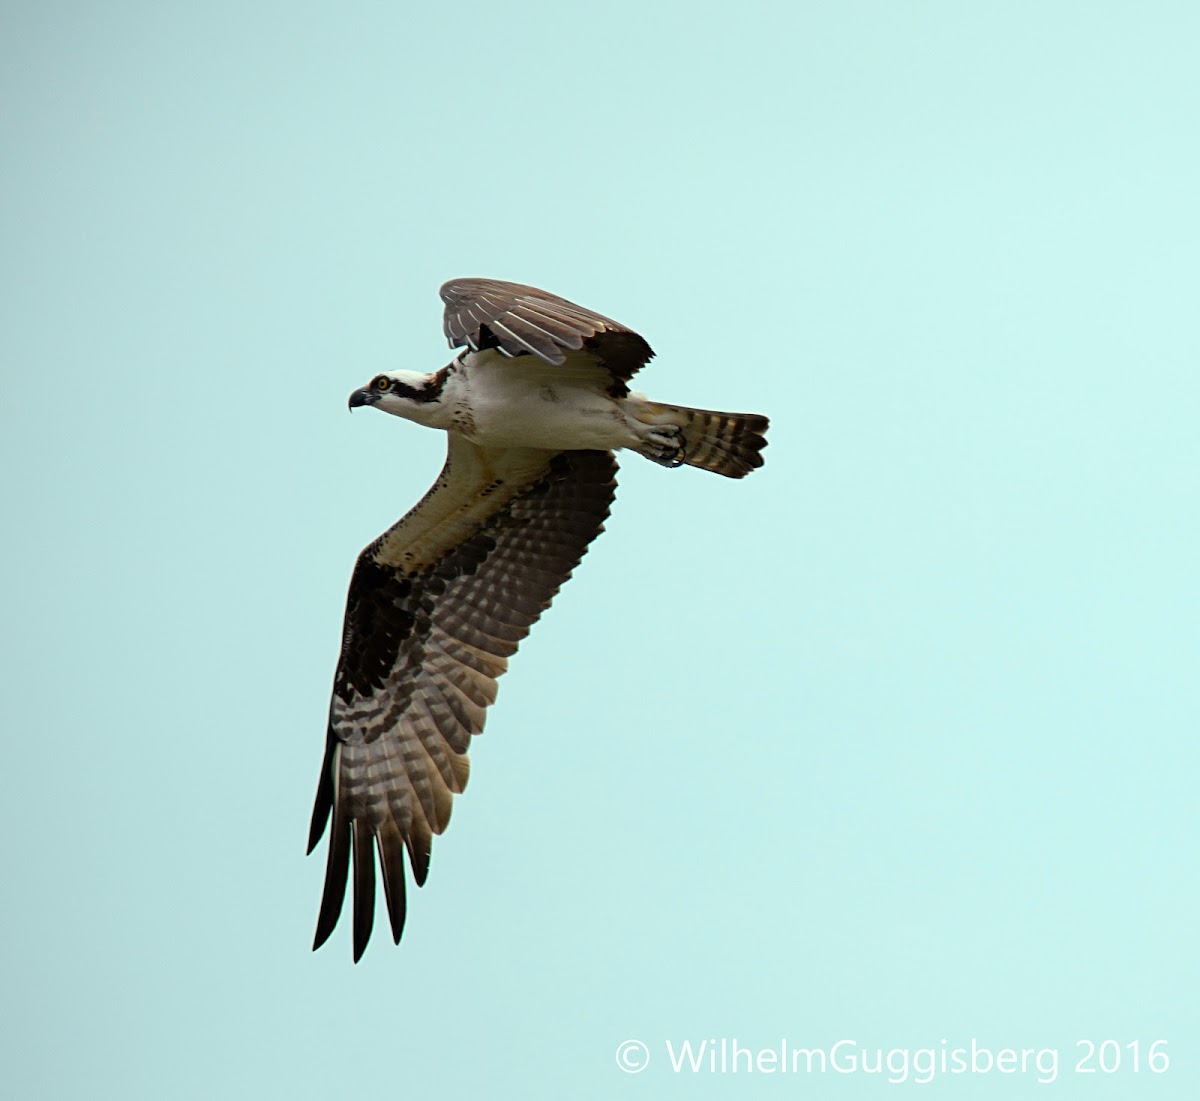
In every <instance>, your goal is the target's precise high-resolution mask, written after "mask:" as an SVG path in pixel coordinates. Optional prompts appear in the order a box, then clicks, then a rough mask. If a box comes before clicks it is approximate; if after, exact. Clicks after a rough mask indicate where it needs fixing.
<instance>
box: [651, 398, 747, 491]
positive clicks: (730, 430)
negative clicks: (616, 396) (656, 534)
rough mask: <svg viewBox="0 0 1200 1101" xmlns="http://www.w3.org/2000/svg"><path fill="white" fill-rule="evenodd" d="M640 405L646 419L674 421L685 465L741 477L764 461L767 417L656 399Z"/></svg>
mask: <svg viewBox="0 0 1200 1101" xmlns="http://www.w3.org/2000/svg"><path fill="white" fill-rule="evenodd" d="M643 408H644V413H643V416H642V418H641V419H643V420H644V421H645V422H646V423H655V424H673V425H676V426H677V427H679V428H680V429H682V430H683V440H682V445H683V454H682V455H681V456H680V459H681V461H682V462H683V463H686V464H687V465H688V466H696V467H699V468H700V469H701V470H711V471H713V473H715V474H723V475H724V476H725V477H726V478H744V477H745V476H746V475H747V474H749V473H750V472H751V471H752V470H756V469H757V468H758V467H760V466H762V465H763V457H762V454H761V452H762V449H763V448H764V447H766V446H767V439H766V431H767V427H768V426H769V424H770V421H768V420H767V418H766V417H763V416H760V415H759V414H757V413H718V412H716V411H715V410H712V409H692V408H690V407H688V406H686V405H660V404H659V403H657V402H647V403H646V404H645V406H644V407H643ZM648 457H652V458H653V457H654V456H648ZM656 461H659V460H656ZM668 465H679V464H678V463H672V464H668Z"/></svg>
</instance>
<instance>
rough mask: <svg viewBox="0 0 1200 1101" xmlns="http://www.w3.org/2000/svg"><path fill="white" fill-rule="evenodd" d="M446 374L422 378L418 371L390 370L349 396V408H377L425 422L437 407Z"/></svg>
mask: <svg viewBox="0 0 1200 1101" xmlns="http://www.w3.org/2000/svg"><path fill="white" fill-rule="evenodd" d="M445 382H446V372H445V371H437V372H435V373H434V374H432V375H423V374H421V373H420V372H419V371H387V372H385V373H384V374H381V375H376V376H375V377H374V378H373V379H371V381H370V382H369V383H367V385H366V386H364V387H363V388H362V389H361V390H355V391H354V393H352V394H351V395H350V408H351V409H352V410H353V409H357V408H358V407H359V406H362V405H374V406H376V407H377V408H379V409H382V410H383V411H384V412H385V413H391V414H392V415H393V416H397V417H404V418H405V420H410V421H418V422H422V423H423V422H425V421H428V420H429V417H430V414H431V413H433V412H434V410H435V409H436V408H437V404H438V401H439V399H440V398H441V396H442V387H443V386H444V385H445Z"/></svg>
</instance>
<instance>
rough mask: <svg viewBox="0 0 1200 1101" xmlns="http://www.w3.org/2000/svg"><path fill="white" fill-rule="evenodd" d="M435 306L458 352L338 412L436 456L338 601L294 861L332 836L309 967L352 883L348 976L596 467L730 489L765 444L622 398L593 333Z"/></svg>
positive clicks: (455, 772)
mask: <svg viewBox="0 0 1200 1101" xmlns="http://www.w3.org/2000/svg"><path fill="white" fill-rule="evenodd" d="M441 296H442V300H443V301H444V302H445V304H446V310H445V319H444V328H445V333H446V338H447V340H448V341H449V343H450V347H451V348H454V349H457V348H465V349H466V350H465V351H463V352H462V353H461V354H459V355H458V356H457V357H456V358H455V359H454V360H453V362H451V363H450V364H449V366H446V367H443V368H442V369H441V370H440V371H435V372H433V373H432V374H421V373H419V372H416V371H389V372H386V373H384V374H381V375H376V376H375V377H374V378H373V379H372V380H371V381H370V382H369V383H368V384H367V385H366V386H364V387H363V388H362V389H361V390H355V391H354V393H352V394H351V395H350V408H351V409H356V408H358V407H360V406H366V405H369V406H374V407H375V408H376V409H381V410H383V411H384V412H385V413H391V414H393V415H394V416H397V417H403V418H404V419H405V420H410V421H416V422H417V423H418V424H423V425H425V426H427V427H429V428H438V429H441V430H442V431H444V432H445V433H446V437H447V455H446V465H445V466H444V467H443V468H442V472H441V474H440V475H438V479H437V481H436V482H435V483H434V484H433V487H432V488H431V489H430V490H429V492H428V493H426V494H425V496H424V498H422V500H421V502H420V503H419V504H418V505H417V506H416V507H415V508H414V509H413V510H412V511H411V512H409V513H408V515H407V516H405V517H404V518H403V519H401V520H400V521H399V522H398V523H397V524H396V525H395V526H394V527H392V528H390V529H389V530H388V531H386V532H384V533H383V535H381V536H380V537H379V538H378V539H376V540H375V542H373V543H372V544H371V545H370V546H368V547H367V548H366V549H365V550H364V551H363V552H362V554H360V555H359V556H358V562H357V564H356V565H355V567H354V574H353V576H352V578H351V580H350V591H349V594H348V596H347V599H346V618H345V625H344V627H343V631H342V649H341V656H340V658H339V661H338V666H337V672H336V674H335V676H334V684H333V699H332V702H331V704H330V708H329V727H328V735H327V740H326V749H325V761H324V764H323V765H322V766H321V778H320V783H319V785H318V788H317V798H316V805H315V807H314V808H313V816H312V827H311V829H310V832H309V841H308V851H309V852H310V853H311V852H312V851H313V849H314V848H315V847H316V845H317V843H318V842H319V841H320V839H321V836H322V835H323V834H324V832H325V827H326V825H327V824H328V823H329V821H330V819H332V830H331V832H330V838H329V853H328V861H327V865H326V870H325V888H324V895H323V897H322V900H321V910H320V915H319V917H318V919H317V932H316V937H315V939H314V942H313V948H314V949H316V948H319V947H320V946H321V945H322V944H324V943H325V941H326V940H327V939H328V937H329V935H330V934H331V933H332V932H333V928H334V926H335V925H336V924H337V920H338V917H339V915H340V914H341V910H342V902H343V899H344V897H345V893H346V881H347V878H348V877H349V874H350V868H351V864H353V869H354V923H353V924H354V929H353V941H354V960H355V962H357V961H358V960H359V959H360V958H361V956H362V954H363V951H364V950H365V949H366V946H367V940H368V939H369V937H370V935H371V926H372V923H373V921H374V913H375V853H376V851H378V854H379V863H380V867H381V870H382V875H383V891H384V896H385V898H386V900H387V908H388V916H389V918H390V921H391V929H392V938H393V940H394V941H395V942H396V943H397V944H398V943H399V942H400V933H401V931H402V930H403V928H404V915H405V870H404V850H405V849H407V850H408V859H409V863H410V864H411V865H412V873H413V878H414V879H415V880H416V882H417V885H418V886H420V885H422V884H423V883H424V882H425V877H426V875H427V874H428V871H429V853H430V845H431V842H432V839H433V835H434V834H435V833H441V832H442V831H443V830H444V829H445V828H446V823H447V822H448V821H449V819H450V805H451V801H452V799H453V797H454V795H456V794H457V793H459V792H461V791H462V790H463V788H464V787H465V786H466V783H467V772H468V763H467V747H468V744H469V743H470V740H471V737H472V736H473V735H475V734H478V733H479V732H480V731H481V730H482V729H483V722H484V715H485V712H486V709H487V706H488V705H489V704H490V703H492V701H493V700H494V699H495V698H496V678H497V677H499V676H500V674H501V673H503V672H504V670H505V668H506V667H507V665H508V659H509V657H511V656H512V654H513V653H515V651H516V649H517V644H518V643H519V642H520V641H521V639H523V638H524V637H525V635H526V634H528V632H529V628H530V627H531V626H532V624H533V622H534V621H535V620H536V619H537V618H538V616H540V615H541V614H542V612H544V611H545V610H546V608H548V607H549V606H550V601H551V599H552V598H553V597H554V594H555V593H557V592H558V590H559V588H560V587H561V586H562V584H563V582H565V581H566V580H567V578H569V577H570V576H571V571H572V570H573V569H574V568H575V566H576V565H578V563H579V560H580V559H581V558H582V557H583V554H584V552H585V551H586V550H587V548H588V544H589V543H590V542H591V541H592V540H593V539H594V538H595V537H596V536H597V535H599V534H600V532H601V531H602V530H603V524H604V520H605V518H606V517H607V516H608V510H609V506H610V505H611V504H612V500H613V495H614V492H615V489H616V478H615V475H616V472H617V461H616V458H615V456H614V455H613V452H614V451H617V450H619V449H621V448H627V449H629V450H631V451H636V452H637V453H638V454H640V455H644V456H645V457H646V458H648V459H651V460H653V461H654V462H656V463H660V464H662V465H663V466H667V467H677V466H682V465H687V466H696V467H700V468H701V469H703V470H711V471H714V472H715V473H717V474H723V475H725V476H726V477H729V478H741V477H744V476H745V475H747V474H749V473H750V471H752V470H753V469H755V467H759V466H761V465H762V456H761V455H760V454H759V452H760V451H761V450H762V448H763V447H765V446H766V442H767V441H766V439H765V437H764V433H765V432H766V429H767V418H766V417H760V416H757V415H754V414H742V413H716V412H711V411H709V410H705V409H689V408H687V407H686V406H681V405H660V404H659V403H657V402H653V401H650V400H649V399H647V398H646V397H645V396H644V395H643V394H640V393H637V392H634V391H631V390H630V389H629V385H628V383H629V380H630V379H631V378H632V377H633V375H634V373H635V372H636V371H637V370H638V369H639V368H641V367H643V366H644V365H645V364H646V363H647V362H648V361H649V360H650V358H651V356H652V355H653V354H654V353H653V352H652V351H651V350H650V345H649V344H647V343H646V341H645V340H643V339H642V338H641V337H640V336H638V334H637V333H635V332H632V331H631V330H629V329H627V328H625V326H623V325H619V324H618V323H617V322H615V321H613V320H612V319H611V318H608V317H604V316H603V315H602V314H598V313H593V312H592V311H591V310H587V309H584V308H583V307H581V306H576V305H575V304H574V303H572V302H568V301H567V300H566V299H564V298H559V297H557V296H556V295H553V294H547V293H546V292H545V291H540V290H537V289H536V288H534V287H527V286H524V285H522V284H520V283H504V282H500V281H498V280H494V279H455V280H453V281H452V282H449V283H447V284H446V285H445V286H443V287H442V289H441ZM352 858H353V859H352Z"/></svg>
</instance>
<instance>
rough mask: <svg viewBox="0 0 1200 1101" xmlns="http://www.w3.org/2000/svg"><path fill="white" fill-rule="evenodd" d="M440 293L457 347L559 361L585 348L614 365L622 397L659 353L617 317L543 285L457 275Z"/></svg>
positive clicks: (445, 323)
mask: <svg viewBox="0 0 1200 1101" xmlns="http://www.w3.org/2000/svg"><path fill="white" fill-rule="evenodd" d="M440 293H441V296H442V301H443V302H445V303H446V312H445V316H444V318H443V328H444V330H445V333H446V339H447V340H448V341H449V342H450V347H451V348H461V347H463V346H464V345H465V346H467V347H469V348H470V349H471V350H472V351H475V352H478V351H482V350H483V349H484V348H496V349H497V350H499V351H500V352H501V353H503V354H504V355H506V356H519V355H535V356H538V357H539V358H541V359H544V360H545V361H546V362H547V363H552V364H554V365H556V366H557V365H559V364H561V363H563V362H564V361H565V360H566V357H567V353H568V352H578V351H580V350H583V351H585V352H586V353H589V354H591V355H593V356H594V357H595V359H596V360H597V362H599V363H600V364H601V365H602V366H604V367H606V368H607V369H608V371H609V372H610V373H611V374H612V376H613V382H614V387H615V390H614V392H615V393H616V394H617V395H618V396H621V397H624V396H625V394H626V393H628V387H627V386H625V383H627V382H628V381H629V380H630V379H631V378H632V377H633V376H634V374H635V373H636V372H637V371H638V370H639V369H640V368H641V367H644V366H645V365H646V364H647V363H648V362H649V361H650V358H651V357H652V356H653V355H654V352H653V351H651V349H650V345H649V344H647V343H646V341H645V340H643V339H642V338H641V337H640V336H638V334H637V333H635V332H633V331H631V330H630V329H627V328H626V327H625V326H624V325H622V324H620V323H619V322H616V321H614V320H613V319H612V318H611V317H605V316H604V315H603V314H599V313H595V312H594V311H592V310H587V309H584V308H583V307H582V306H577V305H575V303H574V302H568V301H567V300H566V299H565V298H559V297H558V295H556V294H549V293H547V292H546V291H541V290H538V289H537V287H527V286H525V284H523V283H505V282H503V281H502V280H499V279H452V280H451V281H450V282H449V283H445V284H443V286H442V289H441V292H440Z"/></svg>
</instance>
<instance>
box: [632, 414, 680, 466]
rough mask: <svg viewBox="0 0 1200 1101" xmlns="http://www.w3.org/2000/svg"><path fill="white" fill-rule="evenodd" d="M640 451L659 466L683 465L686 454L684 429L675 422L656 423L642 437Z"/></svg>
mask: <svg viewBox="0 0 1200 1101" xmlns="http://www.w3.org/2000/svg"><path fill="white" fill-rule="evenodd" d="M638 453H639V454H641V455H645V456H646V458H647V459H649V460H650V461H651V462H655V463H658V464H659V466H666V467H671V468H674V467H677V466H682V465H683V463H684V456H685V454H686V441H685V440H684V438H683V429H682V428H680V427H679V426H678V425H674V424H656V425H654V426H653V427H651V428H649V430H648V431H647V432H646V434H645V435H644V436H643V437H642V443H641V446H640V447H639V448H638Z"/></svg>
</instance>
